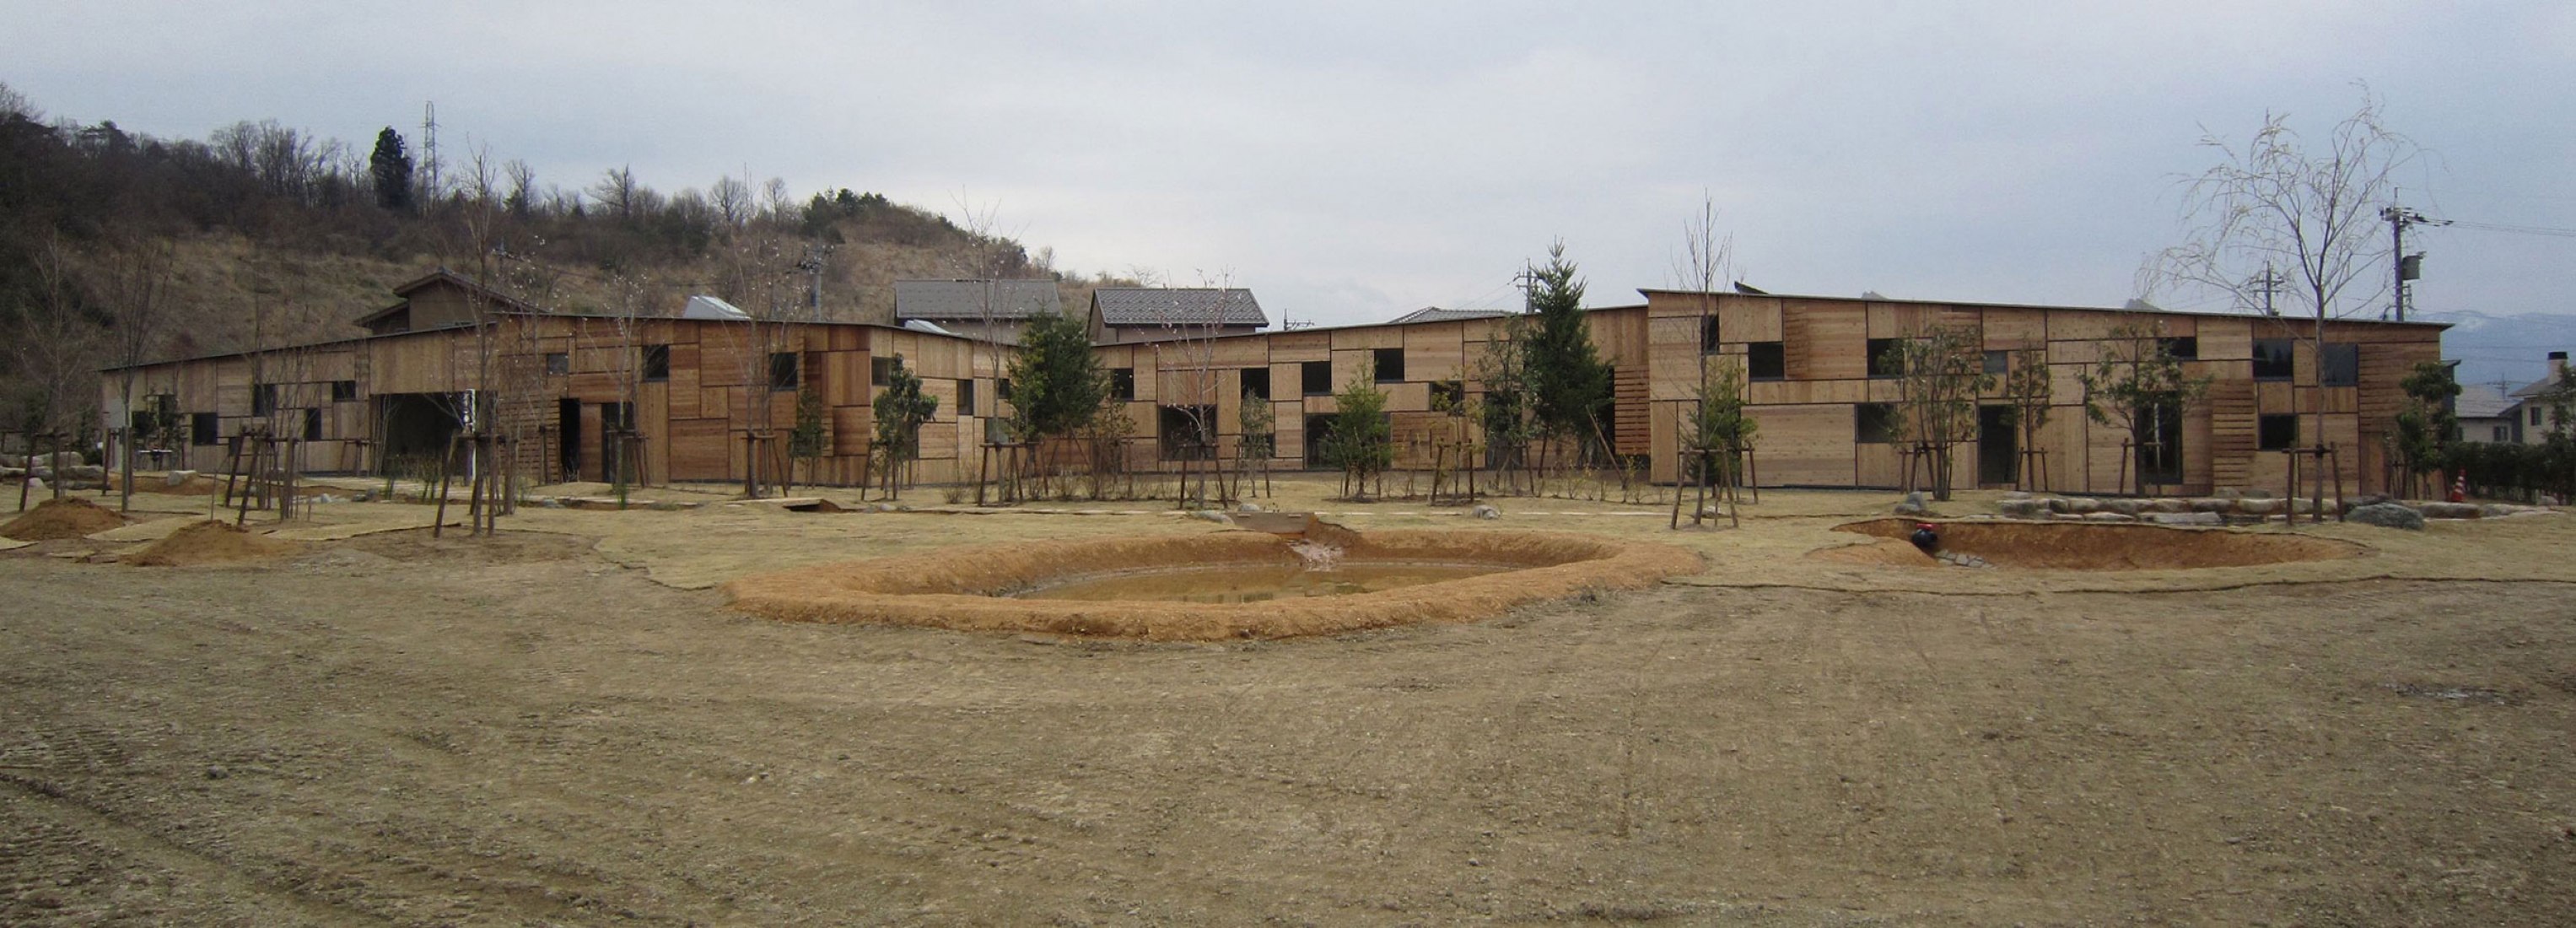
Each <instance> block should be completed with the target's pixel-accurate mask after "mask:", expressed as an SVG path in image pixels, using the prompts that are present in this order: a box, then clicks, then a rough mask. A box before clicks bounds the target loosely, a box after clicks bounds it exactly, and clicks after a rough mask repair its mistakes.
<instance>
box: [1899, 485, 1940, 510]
mask: <svg viewBox="0 0 2576 928" xmlns="http://www.w3.org/2000/svg"><path fill="white" fill-rule="evenodd" d="M1931 511H1932V509H1931V507H1930V506H1927V505H1925V504H1924V502H1923V493H1922V491H1920V490H1917V491H1915V492H1912V493H1907V494H1905V501H1904V502H1901V503H1898V504H1896V514H1897V515H1900V516H1919V515H1927V514H1929V513H1931Z"/></svg>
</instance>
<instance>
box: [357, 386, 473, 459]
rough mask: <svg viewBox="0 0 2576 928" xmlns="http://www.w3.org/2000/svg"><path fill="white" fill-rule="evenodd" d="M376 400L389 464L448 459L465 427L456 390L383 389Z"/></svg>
mask: <svg viewBox="0 0 2576 928" xmlns="http://www.w3.org/2000/svg"><path fill="white" fill-rule="evenodd" d="M376 404H377V405H376V410H377V412H376V415H377V417H378V421H379V422H380V423H382V425H381V426H380V428H381V429H382V431H383V444H382V445H381V447H382V448H383V449H384V452H383V455H384V460H385V462H387V463H388V464H391V463H393V462H397V461H399V462H405V463H410V464H415V465H417V464H436V463H438V462H440V461H445V460H446V459H447V452H448V449H449V447H450V445H451V443H452V442H453V441H454V440H455V438H456V434H457V433H458V432H461V431H463V430H464V421H463V420H462V419H461V418H459V417H458V415H457V409H458V401H457V395H456V394H453V393H383V394H378V395H377V396H376Z"/></svg>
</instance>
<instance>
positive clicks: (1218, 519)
mask: <svg viewBox="0 0 2576 928" xmlns="http://www.w3.org/2000/svg"><path fill="white" fill-rule="evenodd" d="M1190 518H1193V519H1197V520H1199V521H1201V522H1214V523H1216V524H1218V525H1233V524H1234V518H1233V517H1231V516H1228V515H1226V514H1225V513H1222V512H1218V511H1216V510H1214V509H1193V510H1190Z"/></svg>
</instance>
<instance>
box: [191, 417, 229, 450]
mask: <svg viewBox="0 0 2576 928" xmlns="http://www.w3.org/2000/svg"><path fill="white" fill-rule="evenodd" d="M221 422H222V420H220V419H217V418H215V414H214V413H210V412H192V413H189V414H188V443H189V444H192V445H213V444H221V443H222V442H223V440H224V435H223V431H224V430H223V426H222V425H221V424H220V423H221Z"/></svg>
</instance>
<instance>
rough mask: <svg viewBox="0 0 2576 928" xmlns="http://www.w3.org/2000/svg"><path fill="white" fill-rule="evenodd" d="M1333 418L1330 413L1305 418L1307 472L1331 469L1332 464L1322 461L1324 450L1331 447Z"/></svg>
mask: <svg viewBox="0 0 2576 928" xmlns="http://www.w3.org/2000/svg"><path fill="white" fill-rule="evenodd" d="M1334 418H1335V417H1334V416H1333V414H1331V413H1323V414H1320V415H1309V416H1307V417H1306V469H1307V470H1332V469H1333V462H1331V461H1328V460H1325V459H1324V449H1326V448H1329V447H1332V441H1333V419H1334Z"/></svg>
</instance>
